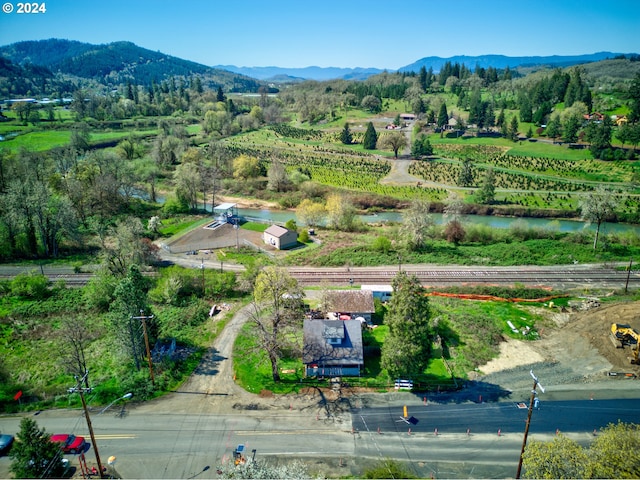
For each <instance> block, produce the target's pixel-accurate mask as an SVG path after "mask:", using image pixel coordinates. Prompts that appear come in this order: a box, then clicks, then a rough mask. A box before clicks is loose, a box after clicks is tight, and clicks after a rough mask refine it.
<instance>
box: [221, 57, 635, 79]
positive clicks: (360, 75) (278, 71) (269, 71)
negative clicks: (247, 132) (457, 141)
mask: <svg viewBox="0 0 640 480" xmlns="http://www.w3.org/2000/svg"><path fill="white" fill-rule="evenodd" d="M622 55H625V56H626V57H637V56H638V55H637V54H620V53H612V52H598V53H593V54H588V55H552V56H544V57H508V56H505V55H480V56H467V55H456V56H453V57H448V58H443V57H424V58H421V59H420V60H417V61H416V62H414V63H411V64H409V65H406V66H404V67H400V68H399V69H398V71H399V72H418V71H420V69H421V68H422V67H425V69H427V70H429V69H430V68H431V69H432V70H433V72H434V73H438V72H440V70H441V69H442V68H443V67H444V66H445V65H446V64H450V65H455V64H459V65H464V66H465V67H467V68H469V69H470V70H474V69H475V68H476V66H478V67H481V68H485V69H486V68H490V67H493V68H495V69H498V70H501V69H504V68H507V67H509V68H511V69H515V68H520V67H543V66H544V67H554V68H555V67H569V66H572V65H578V64H584V63H590V62H598V61H600V60H605V59H613V58H616V57H621V56H622ZM216 68H222V69H225V70H229V71H231V72H237V73H241V74H244V75H248V76H250V77H253V78H257V79H260V80H270V79H274V78H277V77H278V76H283V75H284V76H288V77H294V78H298V79H300V78H303V79H309V80H332V79H338V78H340V79H344V80H364V79H366V78H367V77H370V76H371V75H377V74H379V73H382V72H383V71H384V70H382V69H379V68H359V67H358V68H336V67H305V68H284V67H236V66H235V65H217V66H216Z"/></svg>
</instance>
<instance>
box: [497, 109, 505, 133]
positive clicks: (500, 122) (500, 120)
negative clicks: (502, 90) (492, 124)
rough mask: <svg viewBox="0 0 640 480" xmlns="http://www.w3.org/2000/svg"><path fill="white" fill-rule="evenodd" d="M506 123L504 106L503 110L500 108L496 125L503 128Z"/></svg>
mask: <svg viewBox="0 0 640 480" xmlns="http://www.w3.org/2000/svg"><path fill="white" fill-rule="evenodd" d="M504 124H505V115H504V108H503V109H502V110H500V113H499V114H498V118H496V127H498V128H502V126H503V125H504Z"/></svg>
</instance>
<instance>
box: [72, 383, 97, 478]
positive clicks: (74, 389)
mask: <svg viewBox="0 0 640 480" xmlns="http://www.w3.org/2000/svg"><path fill="white" fill-rule="evenodd" d="M87 375H89V372H86V373H85V374H84V376H83V377H82V378H78V376H77V375H76V377H75V379H76V382H78V384H77V386H76V387H72V388H70V389H69V393H78V394H79V395H80V401H81V402H82V409H83V410H84V418H85V419H86V420H87V428H88V429H89V436H90V437H91V445H92V446H93V451H94V453H95V455H96V463H97V464H98V472H100V473H99V475H100V478H103V471H102V462H101V461H100V453H99V452H98V444H97V443H96V437H95V435H94V434H93V425H91V417H90V416H89V409H88V408H87V401H86V400H85V398H84V392H85V390H86V391H88V392H91V390H92V389H91V388H83V387H82V382H84V381H85V379H86V378H87Z"/></svg>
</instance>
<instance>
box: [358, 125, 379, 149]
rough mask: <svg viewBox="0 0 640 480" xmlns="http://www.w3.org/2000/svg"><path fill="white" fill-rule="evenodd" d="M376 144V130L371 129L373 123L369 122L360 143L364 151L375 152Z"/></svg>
mask: <svg viewBox="0 0 640 480" xmlns="http://www.w3.org/2000/svg"><path fill="white" fill-rule="evenodd" d="M377 143H378V134H377V133H376V129H375V128H374V127H373V122H369V123H368V124H367V131H366V132H364V140H363V141H362V146H363V147H364V149H365V150H375V148H376V144H377Z"/></svg>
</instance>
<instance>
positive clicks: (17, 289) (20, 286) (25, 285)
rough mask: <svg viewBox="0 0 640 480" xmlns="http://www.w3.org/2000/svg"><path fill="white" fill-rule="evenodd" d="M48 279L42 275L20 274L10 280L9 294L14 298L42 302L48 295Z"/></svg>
mask: <svg viewBox="0 0 640 480" xmlns="http://www.w3.org/2000/svg"><path fill="white" fill-rule="evenodd" d="M48 286H49V279H48V278H47V277H45V276H44V275H40V274H36V273H33V272H30V273H20V274H19V275H17V276H16V277H15V278H14V279H13V280H11V293H12V294H13V295H15V296H16V297H27V298H32V299H35V300H42V299H43V298H45V297H46V296H47V295H48V294H49V289H48Z"/></svg>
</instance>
